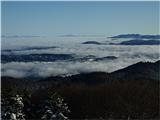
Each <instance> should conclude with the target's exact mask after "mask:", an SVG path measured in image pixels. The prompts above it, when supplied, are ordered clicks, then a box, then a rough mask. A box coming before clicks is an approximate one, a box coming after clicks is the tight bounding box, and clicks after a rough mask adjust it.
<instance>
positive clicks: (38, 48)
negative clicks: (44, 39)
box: [2, 46, 57, 52]
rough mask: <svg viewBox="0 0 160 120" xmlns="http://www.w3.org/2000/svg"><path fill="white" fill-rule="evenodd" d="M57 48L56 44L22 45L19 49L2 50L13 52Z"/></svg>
mask: <svg viewBox="0 0 160 120" xmlns="http://www.w3.org/2000/svg"><path fill="white" fill-rule="evenodd" d="M53 48H57V47H56V46H41V47H39V46H33V47H24V48H20V49H4V50H2V52H14V51H26V50H46V49H53Z"/></svg>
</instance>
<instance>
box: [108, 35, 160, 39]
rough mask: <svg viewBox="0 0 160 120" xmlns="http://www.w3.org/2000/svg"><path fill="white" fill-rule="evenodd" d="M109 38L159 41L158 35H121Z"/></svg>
mask: <svg viewBox="0 0 160 120" xmlns="http://www.w3.org/2000/svg"><path fill="white" fill-rule="evenodd" d="M109 38H135V39H160V35H141V34H121V35H117V36H112V37H109Z"/></svg>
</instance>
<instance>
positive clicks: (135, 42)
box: [120, 40, 160, 45]
mask: <svg viewBox="0 0 160 120" xmlns="http://www.w3.org/2000/svg"><path fill="white" fill-rule="evenodd" d="M120 45H160V40H129V41H123V42H121V43H120Z"/></svg>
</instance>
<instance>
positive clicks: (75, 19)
mask: <svg viewBox="0 0 160 120" xmlns="http://www.w3.org/2000/svg"><path fill="white" fill-rule="evenodd" d="M158 22H159V3H158V2H151V1H150V2H144V1H143V2H136V1H134V2H129V1H128V2H127V1H125V2H115V1H114V2H107V1H106V2H54V1H52V2H33V1H30V2H22V1H20V2H2V35H38V36H57V35H64V34H76V35H106V36H111V35H115V34H122V33H139V34H158V32H159V31H158V27H159V23H158Z"/></svg>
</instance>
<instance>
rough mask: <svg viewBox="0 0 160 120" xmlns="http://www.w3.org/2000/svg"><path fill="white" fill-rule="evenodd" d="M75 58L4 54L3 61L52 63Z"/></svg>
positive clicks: (68, 55) (51, 55) (61, 55)
mask: <svg viewBox="0 0 160 120" xmlns="http://www.w3.org/2000/svg"><path fill="white" fill-rule="evenodd" d="M73 58H74V57H73V56H72V55H71V54H29V55H16V54H9V55H8V54H2V55H1V61H2V63H5V62H33V61H43V62H51V61H56V60H70V59H73Z"/></svg>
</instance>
